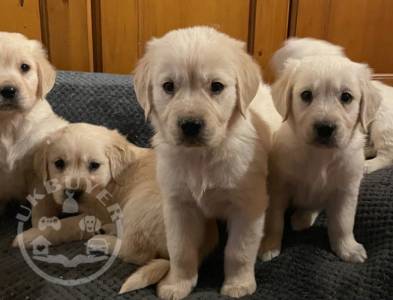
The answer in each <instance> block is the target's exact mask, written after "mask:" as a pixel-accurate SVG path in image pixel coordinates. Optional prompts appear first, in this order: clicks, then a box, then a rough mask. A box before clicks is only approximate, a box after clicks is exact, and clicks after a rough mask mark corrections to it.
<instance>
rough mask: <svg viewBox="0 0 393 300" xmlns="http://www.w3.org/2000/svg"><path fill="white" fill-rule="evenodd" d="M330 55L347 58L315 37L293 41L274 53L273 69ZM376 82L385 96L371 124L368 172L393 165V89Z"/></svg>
mask: <svg viewBox="0 0 393 300" xmlns="http://www.w3.org/2000/svg"><path fill="white" fill-rule="evenodd" d="M327 55H337V56H341V57H345V53H344V50H343V49H342V48H341V47H339V46H337V45H333V44H331V43H329V42H326V41H323V40H317V39H313V38H291V39H289V40H287V41H286V42H285V45H284V46H283V47H282V48H281V49H280V50H279V51H277V52H276V53H275V54H274V56H273V59H272V66H273V69H274V70H275V71H276V73H277V74H280V73H281V72H282V70H283V69H284V64H285V62H286V60H287V59H288V58H299V59H301V58H304V57H307V56H327ZM372 83H373V85H374V86H375V88H376V89H377V90H378V91H379V93H380V94H381V97H382V98H381V99H382V101H381V105H380V107H379V109H378V111H377V113H376V114H375V118H374V119H372V120H369V122H370V123H369V124H367V133H368V135H369V142H370V143H369V145H368V147H367V148H366V157H367V158H369V159H368V160H367V161H366V163H365V164H366V165H365V172H366V173H371V172H374V171H376V170H379V169H382V168H385V167H387V166H391V165H393V87H391V86H388V85H385V84H383V83H381V82H379V81H375V80H374V81H373V82H372Z"/></svg>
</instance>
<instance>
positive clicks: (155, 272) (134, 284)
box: [119, 259, 169, 294]
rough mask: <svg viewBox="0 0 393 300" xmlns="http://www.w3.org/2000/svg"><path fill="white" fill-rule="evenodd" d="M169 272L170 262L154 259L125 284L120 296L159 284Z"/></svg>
mask: <svg viewBox="0 0 393 300" xmlns="http://www.w3.org/2000/svg"><path fill="white" fill-rule="evenodd" d="M168 271H169V260H166V259H153V260H151V261H150V262H149V263H148V264H146V265H144V266H142V267H140V268H139V269H138V270H136V271H135V272H134V273H133V274H132V275H131V276H130V277H128V279H127V280H126V282H124V283H123V285H122V287H121V289H120V292H119V294H124V293H127V292H131V291H135V290H139V289H143V288H145V287H147V286H149V285H152V284H155V283H158V282H159V281H160V280H161V279H162V278H163V277H164V276H165V275H166V274H167V273H168Z"/></svg>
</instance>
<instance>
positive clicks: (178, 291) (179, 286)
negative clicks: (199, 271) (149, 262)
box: [157, 275, 197, 300]
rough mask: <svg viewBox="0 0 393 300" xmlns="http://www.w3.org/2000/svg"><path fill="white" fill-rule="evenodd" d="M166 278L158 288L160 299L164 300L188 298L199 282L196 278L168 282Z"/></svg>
mask: <svg viewBox="0 0 393 300" xmlns="http://www.w3.org/2000/svg"><path fill="white" fill-rule="evenodd" d="M168 276H169V275H168ZM168 276H167V277H166V278H168ZM166 278H165V279H164V280H163V281H161V282H160V283H159V284H158V287H157V294H158V297H159V298H160V299H164V300H178V299H183V298H185V297H187V296H188V295H189V294H190V293H191V291H192V289H193V287H194V286H195V285H196V282H197V279H196V278H194V279H188V280H187V279H186V280H185V279H181V280H178V281H174V280H167V279H166Z"/></svg>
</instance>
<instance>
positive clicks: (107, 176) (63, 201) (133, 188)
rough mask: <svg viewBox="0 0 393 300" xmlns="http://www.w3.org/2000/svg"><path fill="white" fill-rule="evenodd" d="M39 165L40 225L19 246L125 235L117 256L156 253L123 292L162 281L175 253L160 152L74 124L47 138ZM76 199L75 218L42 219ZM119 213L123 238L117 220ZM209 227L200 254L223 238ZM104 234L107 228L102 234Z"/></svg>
mask: <svg viewBox="0 0 393 300" xmlns="http://www.w3.org/2000/svg"><path fill="white" fill-rule="evenodd" d="M34 165H35V173H36V174H35V176H38V177H37V178H38V180H36V181H35V182H34V184H31V191H32V193H31V194H32V195H35V198H36V200H35V201H34V202H35V203H32V204H33V205H32V206H33V208H32V224H33V228H31V229H29V230H27V231H25V232H23V234H21V235H20V236H18V237H17V238H16V239H15V241H14V243H13V245H14V246H18V245H20V242H21V239H23V243H24V246H25V247H26V248H30V247H31V246H32V242H33V241H34V240H35V239H36V238H37V237H39V236H43V237H45V238H46V239H47V240H48V241H49V242H50V243H51V244H52V245H58V244H61V243H66V242H71V241H77V240H84V239H88V238H92V237H93V236H94V237H93V238H92V239H91V240H90V241H89V242H88V243H87V245H88V246H89V248H90V250H93V251H94V250H98V249H94V245H98V246H99V245H100V244H99V243H97V242H96V241H99V242H102V241H105V245H108V250H109V252H113V251H114V249H115V246H116V244H117V237H116V235H117V234H119V238H120V239H121V246H120V249H119V252H118V253H115V254H118V255H119V257H120V258H121V259H123V260H124V261H126V262H130V263H133V264H137V265H144V264H146V263H148V262H150V261H151V260H153V259H156V258H157V260H153V261H152V262H151V263H149V264H148V265H147V266H145V267H143V268H141V269H140V270H138V272H136V273H135V274H133V275H131V276H130V278H129V279H128V280H127V282H126V283H125V284H124V286H123V287H122V290H121V292H127V291H130V290H135V289H139V288H142V287H145V286H147V285H150V284H153V283H156V282H158V281H159V280H160V279H161V278H162V277H163V276H164V275H165V274H166V272H167V271H168V269H169V262H168V251H167V247H166V237H165V226H164V220H163V212H162V201H161V195H160V192H159V188H158V184H157V181H156V176H155V169H156V159H155V154H154V151H153V150H151V149H144V148H140V147H136V146H135V145H133V144H130V143H129V142H128V141H127V140H126V138H125V137H123V136H121V135H120V134H119V133H117V132H116V131H114V130H109V129H106V128H105V127H101V126H94V125H89V124H83V123H80V124H71V125H69V126H67V127H65V128H63V129H61V130H60V131H58V132H55V133H54V134H52V135H51V136H50V137H48V138H47V139H46V140H45V141H44V142H43V143H42V145H41V146H40V147H39V148H38V149H37V151H36V152H35V155H34ZM35 176H32V177H35ZM40 195H45V198H42V197H41V196H40ZM70 200H72V201H73V202H74V201H75V203H76V206H77V207H76V211H74V213H73V214H72V216H69V217H66V218H62V219H55V220H56V222H58V223H59V226H57V227H55V226H44V227H45V228H42V225H41V226H40V224H42V220H43V218H44V220H48V219H54V217H60V215H61V214H62V213H64V212H69V210H70V209H72V207H70V204H69V201H70ZM67 201H68V202H67ZM116 204H117V205H116ZM119 209H120V210H119ZM65 210H68V211H65ZM119 218H121V224H122V226H121V228H122V234H121V236H120V233H118V232H117V230H116V227H115V222H114V221H116V220H117V219H119ZM210 231H211V234H210V235H209V236H208V238H207V242H206V244H207V246H206V247H205V248H204V249H202V253H201V255H206V254H207V253H209V252H210V251H211V250H212V249H213V248H214V246H215V245H216V243H217V239H218V238H217V229H216V225H215V224H214V223H213V224H212V223H211V226H210ZM97 232H101V233H102V234H101V235H98V236H95V235H96V233H97ZM104 233H105V234H104Z"/></svg>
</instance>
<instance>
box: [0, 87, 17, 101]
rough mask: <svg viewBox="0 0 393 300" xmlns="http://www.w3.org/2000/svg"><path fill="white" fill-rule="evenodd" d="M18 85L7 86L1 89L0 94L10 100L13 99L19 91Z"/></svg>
mask: <svg viewBox="0 0 393 300" xmlns="http://www.w3.org/2000/svg"><path fill="white" fill-rule="evenodd" d="M17 91H18V90H17V89H16V87H13V86H5V87H3V88H2V89H1V90H0V94H1V95H2V96H3V97H4V98H5V99H8V100H12V99H14V98H15V96H16V93H17Z"/></svg>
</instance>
